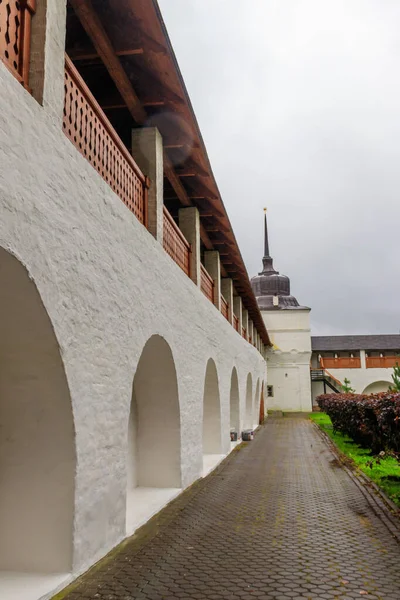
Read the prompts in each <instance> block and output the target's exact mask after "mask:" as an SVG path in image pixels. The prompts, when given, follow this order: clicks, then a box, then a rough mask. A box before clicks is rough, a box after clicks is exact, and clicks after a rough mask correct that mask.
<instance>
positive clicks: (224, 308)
mask: <svg viewBox="0 0 400 600" xmlns="http://www.w3.org/2000/svg"><path fill="white" fill-rule="evenodd" d="M221 313H222V314H223V315H224V317H225V319H227V320H228V321H229V304H228V303H227V301H226V300H225V298H224V297H223V295H222V294H221Z"/></svg>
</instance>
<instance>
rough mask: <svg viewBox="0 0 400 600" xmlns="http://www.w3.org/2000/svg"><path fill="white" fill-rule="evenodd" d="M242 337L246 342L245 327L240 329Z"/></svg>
mask: <svg viewBox="0 0 400 600" xmlns="http://www.w3.org/2000/svg"><path fill="white" fill-rule="evenodd" d="M242 337H243V338H244V339H245V340H247V329H246V328H245V327H242Z"/></svg>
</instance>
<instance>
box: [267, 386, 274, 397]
mask: <svg viewBox="0 0 400 600" xmlns="http://www.w3.org/2000/svg"><path fill="white" fill-rule="evenodd" d="M267 396H268V398H273V397H274V386H273V385H267Z"/></svg>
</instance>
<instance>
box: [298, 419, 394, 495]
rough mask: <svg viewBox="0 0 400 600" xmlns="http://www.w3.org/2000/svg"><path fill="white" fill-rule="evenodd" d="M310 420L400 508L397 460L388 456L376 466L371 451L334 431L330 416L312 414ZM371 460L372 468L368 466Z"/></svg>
mask: <svg viewBox="0 0 400 600" xmlns="http://www.w3.org/2000/svg"><path fill="white" fill-rule="evenodd" d="M310 419H311V420H312V421H314V423H316V424H317V425H318V426H319V427H320V428H321V429H322V430H323V431H325V433H326V434H327V435H328V436H329V437H330V438H331V440H332V441H333V442H334V443H335V444H336V446H337V447H338V449H339V450H340V452H341V453H342V454H344V455H345V456H346V457H347V458H350V459H351V460H352V461H353V463H354V464H355V466H356V467H357V468H359V469H360V470H361V471H362V472H363V473H365V474H366V475H367V476H368V477H369V478H370V479H372V481H373V482H374V483H376V484H377V485H378V486H379V487H380V488H381V489H382V490H383V491H384V492H385V493H386V494H387V495H388V496H389V497H390V498H391V499H392V500H393V502H394V503H395V504H397V506H400V464H399V462H398V461H397V460H396V459H395V458H392V457H391V456H387V457H384V458H381V459H379V460H380V464H376V461H375V459H374V457H373V456H372V454H371V452H370V451H369V450H366V449H365V448H361V446H359V445H358V444H355V443H354V442H353V440H352V439H351V438H349V437H348V436H347V435H344V434H342V433H340V432H334V431H333V427H332V423H331V420H330V418H329V417H328V415H326V414H325V413H322V412H320V413H312V414H311V415H310ZM371 460H372V462H373V466H372V467H371V466H369V464H368V463H370V462H371Z"/></svg>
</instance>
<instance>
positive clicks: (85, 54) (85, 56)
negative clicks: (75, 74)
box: [69, 48, 144, 61]
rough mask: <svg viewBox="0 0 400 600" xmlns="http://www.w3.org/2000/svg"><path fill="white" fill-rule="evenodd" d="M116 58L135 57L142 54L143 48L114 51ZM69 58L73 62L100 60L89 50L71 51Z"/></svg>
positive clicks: (96, 54)
mask: <svg viewBox="0 0 400 600" xmlns="http://www.w3.org/2000/svg"><path fill="white" fill-rule="evenodd" d="M114 52H115V54H116V56H137V55H140V54H144V50H143V48H127V49H126V50H114ZM69 57H70V59H71V60H73V61H81V60H96V58H98V59H99V60H100V56H99V55H98V53H97V52H91V51H90V50H73V51H72V52H70V53H69Z"/></svg>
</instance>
